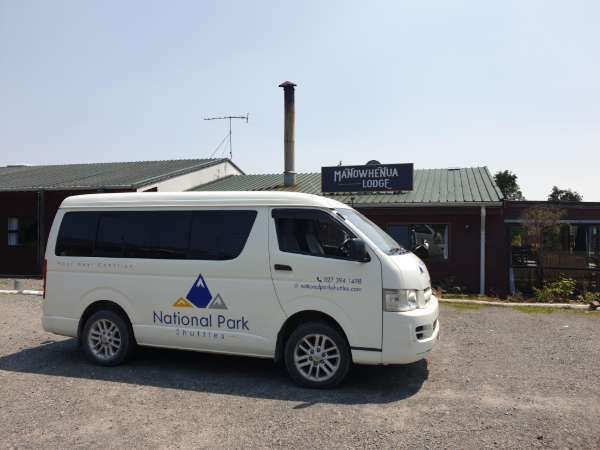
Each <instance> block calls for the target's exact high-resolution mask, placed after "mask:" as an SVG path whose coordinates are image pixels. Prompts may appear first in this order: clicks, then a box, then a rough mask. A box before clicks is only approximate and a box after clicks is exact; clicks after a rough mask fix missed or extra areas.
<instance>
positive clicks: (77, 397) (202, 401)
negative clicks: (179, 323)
mask: <svg viewBox="0 0 600 450" xmlns="http://www.w3.org/2000/svg"><path fill="white" fill-rule="evenodd" d="M40 306H41V299H40V298H39V297H33V296H23V295H0V447H2V448H12V447H19V448H27V447H30V448H65V447H74V448H124V447H127V448H131V447H150V448H158V447H161V448H163V447H186V448H187V447H204V448H240V447H250V448H255V447H261V448H266V447H301V448H317V447H319V448H347V447H369V448H399V447H407V448H412V447H416V448H422V447H430V448H461V449H467V448H490V447H501V448H530V447H551V448H568V447H570V448H599V447H600V421H599V418H600V383H599V382H598V375H599V373H600V356H599V355H600V314H599V313H583V312H568V311H566V312H563V311H557V312H554V313H552V314H541V313H536V314H526V313H523V312H519V311H515V310H513V309H510V308H493V307H480V308H475V307H472V306H470V307H469V308H465V307H454V306H443V307H442V313H441V325H442V329H441V330H442V336H441V341H440V344H439V346H438V347H437V348H436V349H435V350H434V351H433V352H432V354H431V355H430V357H429V358H428V359H427V360H426V361H421V362H419V363H415V364H412V365H410V366H403V367H402V366H400V367H355V368H354V369H353V371H352V372H351V375H350V377H349V379H348V380H347V382H346V383H345V384H344V385H343V386H342V387H340V388H338V389H337V390H332V391H313V390H306V389H300V388H298V387H296V386H294V385H292V384H291V382H290V381H289V380H288V378H287V377H286V375H285V373H284V372H283V370H282V369H281V368H277V367H274V366H273V364H272V362H270V361H266V360H256V359H249V358H236V357H224V356H211V355H203V354H200V353H190V352H177V351H166V350H153V349H144V350H142V351H140V352H139V353H138V356H137V358H136V359H135V360H134V361H132V362H131V363H129V364H128V365H125V366H121V367H116V368H102V367H97V366H93V365H90V364H88V363H87V362H85V361H84V360H83V358H82V356H81V355H80V353H79V351H78V347H77V344H76V342H75V341H74V340H73V339H64V338H62V337H58V336H54V335H50V334H47V333H45V332H44V331H43V330H42V329H41V326H40V323H39V318H40V313H41V311H40Z"/></svg>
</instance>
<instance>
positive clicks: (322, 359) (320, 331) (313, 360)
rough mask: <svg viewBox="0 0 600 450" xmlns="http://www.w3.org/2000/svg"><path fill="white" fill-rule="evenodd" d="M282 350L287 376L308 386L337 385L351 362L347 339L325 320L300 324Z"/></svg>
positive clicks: (322, 387)
mask: <svg viewBox="0 0 600 450" xmlns="http://www.w3.org/2000/svg"><path fill="white" fill-rule="evenodd" d="M284 351H285V355H284V357H285V367H286V369H287V372H288V374H289V376H290V377H291V378H292V380H293V381H294V382H295V383H296V384H298V385H300V386H303V387H309V388H316V389H329V388H333V387H335V386H337V385H338V384H340V383H341V382H342V381H343V380H344V378H346V375H347V374H348V371H349V370H350V363H351V361H352V357H351V354H350V348H349V346H348V343H347V342H346V338H345V337H344V336H343V335H342V334H341V333H340V332H339V331H338V330H337V329H336V328H334V327H333V326H331V325H329V324H328V323H326V322H309V323H306V324H303V325H300V326H299V327H298V328H296V329H295V330H294V331H293V332H292V334H291V335H290V337H289V338H288V339H287V341H286V344H285V350H284ZM311 352H312V353H311ZM330 372H333V373H330Z"/></svg>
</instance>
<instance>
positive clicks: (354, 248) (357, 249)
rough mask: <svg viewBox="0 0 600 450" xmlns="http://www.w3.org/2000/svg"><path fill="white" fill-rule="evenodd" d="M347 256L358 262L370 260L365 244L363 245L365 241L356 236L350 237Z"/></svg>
mask: <svg viewBox="0 0 600 450" xmlns="http://www.w3.org/2000/svg"><path fill="white" fill-rule="evenodd" d="M348 257H349V258H350V259H352V260H354V261H359V262H369V261H371V257H370V256H369V252H367V246H366V245H365V241H363V240H362V239H358V238H354V239H350V246H349V251H348Z"/></svg>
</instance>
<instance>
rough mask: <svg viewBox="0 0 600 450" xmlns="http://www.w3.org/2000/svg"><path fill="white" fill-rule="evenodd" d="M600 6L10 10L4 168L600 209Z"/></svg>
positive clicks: (134, 4)
mask: <svg viewBox="0 0 600 450" xmlns="http://www.w3.org/2000/svg"><path fill="white" fill-rule="evenodd" d="M598 17H600V2H597V1H577V0H573V1H570V2H565V1H551V0H545V1H535V0H525V1H524V0H520V1H508V0H506V1H495V2H491V1H424V0H419V1H417V0H415V1H412V2H407V1H389V2H383V1H381V2H379V1H373V2H365V1H357V2H351V1H339V2H334V1H327V2H318V1H314V2H310V1H300V2H275V1H273V2H242V1H239V2H233V1H231V2H228V1H213V2H208V1H187V2H184V1H169V2H167V1H161V2H158V1H156V2H153V1H127V2H126V1H102V2H91V1H58V0H57V1H52V2H47V1H37V2H32V1H25V0H19V1H13V0H0V99H1V100H0V164H18V163H26V164H47V163H66V162H92V161H121V160H146V159H171V158H198V157H207V156H209V155H210V154H211V153H212V151H213V150H214V148H215V146H216V145H217V144H218V143H219V142H220V141H221V139H222V138H223V136H224V135H225V133H226V130H227V128H226V124H225V123H224V122H206V121H203V120H202V119H203V118H204V117H207V116H213V115H224V114H230V113H234V114H243V113H246V112H249V113H250V122H249V123H248V124H245V123H242V122H239V123H235V124H234V135H233V138H234V139H233V144H234V154H233V158H234V160H235V161H236V162H237V163H238V164H239V165H240V166H241V167H242V168H243V169H244V170H245V171H246V172H247V173H265V172H280V171H282V168H283V150H282V147H283V143H282V142H283V99H282V97H283V96H282V92H281V89H280V88H278V87H277V85H278V84H279V83H280V82H281V81H284V80H292V81H294V82H296V83H297V84H298V88H297V91H296V116H297V119H296V155H297V157H296V168H297V170H298V171H302V172H306V171H316V170H319V168H320V167H321V166H323V165H335V164H337V163H338V162H339V161H340V160H341V161H343V163H345V164H362V163H364V162H366V161H367V160H369V159H373V158H375V159H378V160H380V161H381V162H387V163H393V162H414V163H415V166H416V167H417V168H437V167H457V166H479V165H487V166H488V167H489V168H490V170H492V171H496V170H500V169H510V170H512V171H514V172H516V173H517V174H518V176H519V182H520V183H521V186H522V188H523V191H524V193H525V195H526V197H527V198H529V199H543V198H545V197H546V195H547V193H548V192H549V191H550V189H551V187H552V185H554V184H558V185H559V186H561V187H570V188H573V189H576V190H578V191H579V192H581V193H582V194H583V195H584V199H585V200H590V201H592V200H595V201H600V187H599V183H598V176H599V174H600V126H599V124H600V81H599V80H600V27H598Z"/></svg>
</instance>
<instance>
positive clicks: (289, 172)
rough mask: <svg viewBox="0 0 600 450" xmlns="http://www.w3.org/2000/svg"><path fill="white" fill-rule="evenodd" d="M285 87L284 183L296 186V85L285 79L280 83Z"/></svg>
mask: <svg viewBox="0 0 600 450" xmlns="http://www.w3.org/2000/svg"><path fill="white" fill-rule="evenodd" d="M279 87H281V88H283V106H284V114H285V116H284V131H283V148H284V160H285V162H284V171H283V184H284V185H285V186H294V185H295V184H296V170H295V163H294V144H295V133H294V126H295V121H296V111H295V105H294V103H295V102H294V90H295V88H296V85H295V84H294V83H292V82H291V81H284V82H283V83H281V84H280V85H279Z"/></svg>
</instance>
